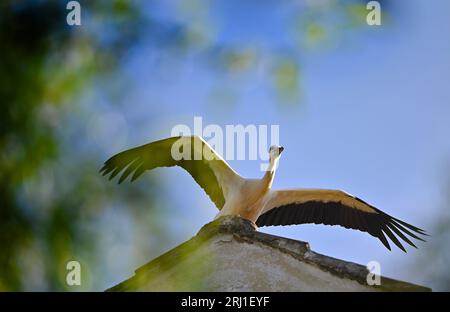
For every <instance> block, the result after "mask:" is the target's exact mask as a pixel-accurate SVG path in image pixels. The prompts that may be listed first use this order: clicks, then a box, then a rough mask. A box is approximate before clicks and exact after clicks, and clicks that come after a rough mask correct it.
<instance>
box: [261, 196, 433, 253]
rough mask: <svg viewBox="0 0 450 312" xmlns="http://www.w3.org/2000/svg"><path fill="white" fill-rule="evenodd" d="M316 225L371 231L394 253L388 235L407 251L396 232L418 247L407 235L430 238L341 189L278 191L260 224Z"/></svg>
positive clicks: (417, 229) (269, 203)
mask: <svg viewBox="0 0 450 312" xmlns="http://www.w3.org/2000/svg"><path fill="white" fill-rule="evenodd" d="M303 223H316V224H328V225H340V226H343V227H345V228H350V229H356V230H360V231H363V232H368V233H369V234H370V235H372V236H375V237H377V238H378V239H379V240H380V241H381V242H382V243H383V244H384V246H386V248H388V249H389V250H391V247H390V246H389V242H388V240H387V239H386V236H385V235H387V236H388V237H389V238H390V239H391V240H392V241H393V242H394V244H395V245H397V246H398V247H399V248H400V249H401V250H403V251H405V252H406V250H405V248H404V247H403V246H402V244H401V243H400V241H399V239H398V238H397V237H396V236H395V235H394V233H395V234H396V235H397V236H398V237H399V238H401V239H402V240H404V241H405V242H407V243H408V244H410V245H411V246H413V247H416V246H415V245H414V244H413V243H412V242H411V240H410V239H409V238H408V237H407V235H409V236H411V237H413V238H415V239H418V240H422V241H423V239H422V238H420V237H419V236H417V235H427V234H425V232H424V231H423V230H422V229H419V228H417V227H415V226H412V225H410V224H408V223H406V222H403V221H401V220H399V219H396V218H394V217H391V216H389V215H388V214H386V213H384V212H382V211H381V210H379V209H377V208H375V207H373V206H371V205H369V204H368V203H366V202H364V201H362V200H361V199H359V198H357V197H353V196H351V195H349V194H347V193H345V192H342V191H337V190H306V189H300V190H281V191H274V192H273V194H272V197H271V198H270V199H269V201H268V203H267V204H266V206H265V208H264V210H263V213H262V214H261V215H260V217H259V218H258V220H257V221H256V224H257V225H258V226H268V225H290V224H303Z"/></svg>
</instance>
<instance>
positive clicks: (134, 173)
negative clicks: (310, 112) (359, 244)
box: [100, 136, 426, 251]
mask: <svg viewBox="0 0 450 312" xmlns="http://www.w3.org/2000/svg"><path fill="white" fill-rule="evenodd" d="M282 151H283V148H282V147H279V146H271V147H270V150H269V161H270V162H269V167H268V170H267V171H266V173H265V174H264V176H263V177H262V178H261V179H245V178H243V177H241V176H240V175H239V174H237V173H236V172H235V171H234V170H233V169H232V168H231V167H230V166H229V165H228V163H227V162H226V161H225V160H224V159H223V158H222V157H221V156H220V155H218V154H217V153H216V152H215V151H214V149H212V148H211V146H209V144H208V143H207V142H205V141H204V140H203V139H202V138H200V137H198V136H183V137H173V138H168V139H165V140H160V141H156V142H152V143H149V144H146V145H142V146H139V147H136V148H133V149H130V150H127V151H124V152H122V153H119V154H117V155H115V156H113V157H111V158H110V159H108V160H107V161H106V162H105V165H104V166H103V168H102V169H101V170H100V171H101V172H103V174H104V175H107V174H110V179H112V178H114V177H115V176H116V175H118V174H119V173H121V172H122V174H121V177H120V179H119V183H121V182H123V181H124V180H125V179H126V178H127V177H129V176H130V175H131V180H132V181H133V180H135V179H137V178H138V177H139V176H140V175H141V174H142V173H143V172H144V171H146V170H151V169H154V168H156V167H172V166H179V167H182V168H183V169H185V170H186V171H188V172H189V173H190V174H191V176H192V177H193V178H194V179H195V181H196V182H197V183H198V184H199V185H200V186H201V187H202V188H203V189H204V190H205V192H206V193H207V194H208V196H209V197H210V198H211V200H212V201H213V202H214V204H215V205H216V206H217V208H218V209H219V210H220V211H219V213H218V214H217V216H216V218H217V217H220V216H224V215H237V216H240V217H242V218H245V219H248V220H250V221H252V222H254V223H255V224H256V225H258V226H270V225H291V224H304V223H316V224H327V225H340V226H343V227H345V228H350V229H356V230H360V231H364V232H367V233H369V234H370V235H372V236H375V237H377V238H378V239H379V240H380V241H381V242H382V243H383V244H384V246H386V248H388V249H389V250H390V245H389V242H388V240H387V237H388V238H389V239H390V240H391V241H392V242H394V244H395V245H397V246H398V247H399V248H400V249H402V250H403V251H406V250H405V249H404V247H403V245H402V244H401V243H400V240H399V238H400V239H401V240H403V241H405V242H406V243H408V244H410V245H411V246H414V247H416V246H415V245H414V244H413V243H412V242H411V240H410V239H409V238H408V236H409V237H412V238H415V239H418V240H423V239H422V238H421V237H419V236H420V235H426V234H425V232H424V231H423V230H422V229H420V228H417V227H415V226H412V225H410V224H408V223H406V222H403V221H401V220H399V219H396V218H394V217H391V216H390V215H388V214H386V213H384V212H382V211H381V210H379V209H377V208H375V207H373V206H372V205H370V204H368V203H366V202H365V201H363V200H361V199H359V198H357V197H354V196H352V195H350V194H347V193H345V192H342V191H339V190H320V189H291V190H271V186H272V182H273V179H274V177H275V172H276V170H277V167H278V160H279V158H280V154H281V152H282ZM180 155H182V157H180ZM394 233H395V234H394ZM386 236H387V237H386Z"/></svg>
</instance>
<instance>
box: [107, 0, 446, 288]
mask: <svg viewBox="0 0 450 312" xmlns="http://www.w3.org/2000/svg"><path fill="white" fill-rule="evenodd" d="M252 3H253V4H252ZM267 3H269V4H270V5H268V6H267V8H265V7H264V6H257V5H256V4H255V3H254V2H251V5H250V4H249V5H248V6H247V5H245V6H243V5H239V6H236V3H235V2H233V1H230V2H223V3H222V4H221V5H219V6H217V7H215V8H213V9H212V10H211V11H210V12H207V14H206V13H201V14H200V15H201V16H204V15H205V14H206V15H207V16H210V18H211V19H212V20H213V21H214V24H213V25H214V27H212V30H211V31H214V33H215V34H216V40H218V41H219V42H220V43H223V44H225V43H226V44H238V45H246V44H248V45H249V46H252V47H257V48H258V51H260V54H259V56H260V57H259V61H258V62H261V63H258V64H259V65H258V66H256V69H251V70H249V71H246V72H244V73H239V74H237V75H233V74H231V75H230V74H229V73H225V72H220V71H219V70H211V69H210V68H208V67H207V66H205V64H204V62H203V60H202V59H201V56H198V55H195V54H194V55H191V56H187V57H183V58H180V59H176V58H174V56H173V55H171V54H168V53H165V52H161V51H157V50H155V48H154V46H153V45H152V43H149V42H145V41H144V42H143V43H142V44H140V45H139V46H138V47H136V48H134V49H133V50H132V51H131V52H130V54H129V55H128V58H127V62H126V63H125V65H124V68H123V75H124V77H125V78H124V79H127V80H128V83H129V85H130V90H129V91H128V92H127V94H126V96H125V97H124V99H123V101H124V103H132V104H126V105H124V106H123V107H124V109H123V110H122V111H121V112H120V114H123V120H125V121H124V122H123V127H128V128H127V133H128V136H127V138H126V139H124V140H122V141H119V142H118V143H117V142H116V143H117V144H116V145H115V146H114V147H113V150H114V151H118V150H121V149H125V148H128V147H131V146H133V145H136V144H142V143H146V142H148V141H152V140H156V139H160V138H164V137H168V136H169V135H170V130H171V128H172V127H173V126H174V125H175V124H188V125H192V123H193V117H194V116H202V117H203V121H204V124H218V125H223V126H224V125H226V124H257V125H258V124H269V125H270V124H278V125H280V141H281V145H283V146H284V147H285V152H284V153H283V155H282V159H281V163H280V166H279V170H278V172H277V176H276V179H275V182H274V184H273V188H292V187H314V188H332V189H342V190H345V191H347V192H349V193H352V194H355V195H357V196H358V197H360V198H362V199H365V200H366V201H368V202H370V203H372V204H374V205H375V206H376V207H378V208H379V209H381V210H383V211H385V212H387V213H388V214H391V215H393V216H395V217H397V218H400V219H403V220H405V221H407V222H409V223H412V224H414V225H417V226H419V227H422V228H425V229H427V230H429V232H431V234H432V233H433V229H432V228H429V226H431V222H432V220H433V219H434V218H435V217H436V215H438V214H439V213H440V210H439V209H440V208H441V207H442V203H443V200H444V199H443V195H442V191H443V188H444V184H443V183H444V181H445V178H446V176H445V172H443V170H445V169H446V168H448V160H449V159H450V140H449V139H448V134H449V133H450V122H449V121H448V120H449V116H450V105H449V100H450V88H449V87H448V82H449V81H450V53H449V52H450V38H449V34H448V32H447V30H448V29H450V19H449V15H448V12H450V3H449V2H448V1H434V2H433V4H432V5H431V4H430V3H428V2H425V1H396V4H395V6H393V8H392V11H391V12H392V17H390V18H388V17H387V18H386V20H387V21H386V25H384V26H381V27H372V28H371V27H369V26H366V27H367V29H363V30H361V31H350V32H345V31H344V33H343V34H342V35H341V36H340V37H339V38H338V39H336V40H333V41H334V42H332V43H331V45H330V46H327V47H326V48H324V49H316V50H314V49H313V50H302V49H298V55H291V54H292V51H297V50H295V49H289V48H287V47H289V46H291V45H292V43H291V42H289V37H288V36H286V33H287V30H286V29H285V27H286V23H284V19H285V18H287V16H289V14H291V11H290V10H289V6H287V5H284V6H282V5H279V6H278V5H277V4H276V3H275V4H274V3H273V2H271V1H268V2H267ZM172 5H173V2H169V4H167V5H166V6H167V7H161V8H160V10H161V12H158V15H159V16H161V17H163V18H166V19H174V20H177V19H185V18H193V17H192V16H189V15H183V14H180V15H177V14H171V13H170V12H171V11H170V10H171V8H172ZM255 5H256V7H255ZM236 7H239V8H240V10H236ZM271 8H272V9H271ZM202 14H203V15H202ZM197 17H198V16H197ZM197 17H196V18H197ZM391 18H392V20H391V21H389V19H391ZM383 22H384V20H383ZM280 50H282V51H284V50H286V51H288V52H287V54H288V55H289V57H293V58H295V59H296V60H299V63H300V72H301V90H303V91H302V98H301V101H299V105H298V106H297V107H294V108H288V107H289V106H287V107H286V106H283V104H281V105H280V99H278V98H277V97H276V96H274V94H273V92H272V91H271V87H270V78H269V77H268V74H267V71H265V69H264V68H265V67H264V66H265V65H264V60H266V61H267V60H269V61H270V59H271V58H272V57H273V55H274V51H276V52H277V53H278V51H280ZM282 53H284V52H282ZM218 85H219V86H221V87H223V88H225V89H226V90H232V92H231V93H232V96H231V97H230V99H232V101H230V103H227V102H226V101H225V104H222V105H225V108H224V107H219V108H217V106H216V105H215V104H214V103H211V101H212V98H211V96H210V94H211V89H214V88H215V87H216V86H218ZM226 105H229V107H227V106H226ZM119 124H120V123H119ZM119 126H120V125H119ZM230 163H231V165H232V166H233V167H234V168H235V169H236V170H237V171H238V172H239V173H241V175H243V176H246V177H259V176H261V172H260V171H259V162H258V161H231V162H230ZM151 174H154V175H156V176H157V177H158V179H160V181H161V183H162V185H163V187H164V188H165V189H166V190H167V192H165V193H164V194H161V198H158V200H159V201H160V202H162V203H164V206H165V207H170V208H168V209H169V210H168V211H166V212H164V214H163V215H164V218H166V221H164V222H167V225H168V226H173V227H174V234H173V238H172V241H171V243H169V244H167V246H165V250H169V249H171V248H173V247H175V246H176V245H177V244H179V243H181V242H183V241H185V240H187V239H188V238H190V237H191V236H193V235H194V234H195V233H196V232H197V231H198V230H199V228H200V227H201V226H202V225H203V224H205V223H207V222H209V221H210V220H212V218H213V217H214V216H215V214H216V213H217V210H216V208H215V207H214V205H213V203H212V202H210V201H209V199H208V197H207V196H206V195H205V194H204V193H203V191H202V190H201V188H200V187H198V186H197V185H196V184H195V183H194V181H193V180H191V178H190V176H189V175H188V174H187V173H185V172H183V171H182V170H177V169H171V170H168V169H160V170H156V172H154V173H151ZM173 194H176V196H174V195H173ZM261 231H264V232H269V233H272V234H276V235H280V236H285V237H290V238H294V239H299V240H303V241H308V242H309V243H310V244H311V246H312V249H313V250H314V251H317V252H319V253H323V254H326V255H329V256H332V257H336V258H340V259H344V260H349V261H354V262H358V263H361V264H366V263H368V262H369V261H371V260H377V261H379V262H380V263H381V269H382V274H383V275H387V276H390V277H394V278H400V279H403V280H407V281H411V282H417V283H421V282H422V280H421V277H420V275H419V274H417V275H416V274H415V273H414V272H411V267H410V263H411V261H412V259H413V258H414V257H415V256H418V255H419V254H420V253H421V252H422V251H423V248H422V249H421V247H423V246H424V244H423V243H419V244H418V246H419V249H418V250H414V249H412V248H410V249H408V253H407V254H404V253H403V252H401V251H399V250H394V251H392V252H389V251H387V250H386V249H385V248H384V246H383V245H382V244H381V243H380V242H379V241H378V240H377V239H375V238H373V237H371V236H369V235H368V234H365V233H361V232H357V231H350V230H346V229H343V228H339V227H329V226H323V225H302V226H290V227H273V228H267V229H264V228H262V229H261ZM144 258H146V256H145V255H144ZM148 260H149V259H148ZM133 269H135V264H134V263H133V264H130V263H124V264H123V267H122V270H123V272H129V274H131V272H132V270H133ZM129 274H128V275H129ZM124 277H126V276H124ZM115 279H116V280H117V281H120V280H121V279H120V277H117V276H116V277H115Z"/></svg>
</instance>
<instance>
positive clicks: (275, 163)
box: [262, 158, 278, 188]
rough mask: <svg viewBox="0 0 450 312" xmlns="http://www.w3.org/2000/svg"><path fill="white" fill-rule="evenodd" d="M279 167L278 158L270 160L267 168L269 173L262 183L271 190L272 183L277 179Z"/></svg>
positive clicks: (265, 175)
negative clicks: (276, 174) (276, 173)
mask: <svg viewBox="0 0 450 312" xmlns="http://www.w3.org/2000/svg"><path fill="white" fill-rule="evenodd" d="M277 167H278V158H270V162H269V167H268V168H267V171H266V173H265V174H264V176H263V178H262V181H263V182H264V184H265V185H266V186H267V188H270V187H271V186H272V182H273V179H274V177H275V172H276V170H277Z"/></svg>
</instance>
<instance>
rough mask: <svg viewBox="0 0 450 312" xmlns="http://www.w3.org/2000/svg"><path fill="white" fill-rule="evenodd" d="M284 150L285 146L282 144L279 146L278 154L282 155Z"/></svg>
mask: <svg viewBox="0 0 450 312" xmlns="http://www.w3.org/2000/svg"><path fill="white" fill-rule="evenodd" d="M283 151H284V147H283V146H280V147H279V148H278V155H280V154H281V153H282V152H283Z"/></svg>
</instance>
